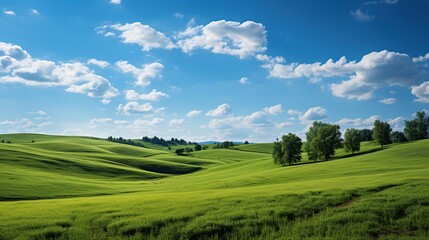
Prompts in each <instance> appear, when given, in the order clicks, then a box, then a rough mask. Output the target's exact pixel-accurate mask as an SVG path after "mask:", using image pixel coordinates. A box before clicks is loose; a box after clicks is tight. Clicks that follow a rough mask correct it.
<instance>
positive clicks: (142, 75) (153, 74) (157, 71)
mask: <svg viewBox="0 0 429 240" xmlns="http://www.w3.org/2000/svg"><path fill="white" fill-rule="evenodd" d="M115 64H116V66H117V67H118V68H119V70H121V71H122V72H123V73H131V74H132V75H134V77H135V78H136V82H135V84H136V85H138V86H147V85H149V84H150V80H151V79H154V78H160V77H161V71H162V70H163V69H164V65H162V64H161V63H159V62H153V63H150V64H145V65H143V67H142V68H141V69H139V68H137V67H136V66H134V65H132V64H129V63H128V62H127V61H118V62H116V63H115Z"/></svg>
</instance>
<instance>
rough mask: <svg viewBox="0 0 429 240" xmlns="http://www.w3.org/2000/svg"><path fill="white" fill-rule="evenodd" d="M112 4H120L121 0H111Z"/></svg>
mask: <svg viewBox="0 0 429 240" xmlns="http://www.w3.org/2000/svg"><path fill="white" fill-rule="evenodd" d="M110 3H111V4H115V5H119V4H121V0H110Z"/></svg>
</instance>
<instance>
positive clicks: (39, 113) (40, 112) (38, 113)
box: [30, 110, 48, 116]
mask: <svg viewBox="0 0 429 240" xmlns="http://www.w3.org/2000/svg"><path fill="white" fill-rule="evenodd" d="M30 114H35V115H39V116H47V115H48V114H47V113H46V112H44V111H42V110H39V111H36V112H30Z"/></svg>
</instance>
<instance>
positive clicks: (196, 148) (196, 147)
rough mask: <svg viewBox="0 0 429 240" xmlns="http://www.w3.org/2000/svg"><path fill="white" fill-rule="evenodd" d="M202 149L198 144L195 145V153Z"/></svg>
mask: <svg viewBox="0 0 429 240" xmlns="http://www.w3.org/2000/svg"><path fill="white" fill-rule="evenodd" d="M202 149H203V147H202V146H201V145H200V144H197V145H195V151H201V150H202Z"/></svg>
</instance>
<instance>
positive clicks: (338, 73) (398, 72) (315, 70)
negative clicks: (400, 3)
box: [265, 50, 427, 100]
mask: <svg viewBox="0 0 429 240" xmlns="http://www.w3.org/2000/svg"><path fill="white" fill-rule="evenodd" d="M265 67H266V68H268V69H269V75H270V77H275V78H283V79H290V78H302V77H305V78H309V79H311V78H317V79H318V80H320V79H321V78H332V77H349V78H348V79H347V80H343V81H341V82H340V83H337V84H332V85H331V91H332V94H333V95H334V96H337V97H342V98H347V99H356V100H368V99H371V98H372V97H373V96H374V92H375V91H376V90H377V89H379V88H381V87H386V86H405V87H407V86H411V85H412V84H415V83H419V82H421V81H422V80H423V79H424V78H425V77H427V73H426V72H425V70H424V69H423V68H422V67H421V66H419V65H417V64H416V63H415V62H413V60H412V59H411V58H410V57H409V56H408V55H407V54H403V53H396V52H389V51H387V50H383V51H380V52H372V53H369V54H367V55H365V56H363V57H362V59H361V60H360V61H359V62H356V61H347V59H346V58H345V57H341V58H340V59H339V60H338V61H336V62H335V61H333V60H332V59H329V60H328V61H327V62H325V63H323V64H322V63H320V62H316V63H312V64H299V63H292V64H288V65H285V64H281V63H273V64H266V65H265Z"/></svg>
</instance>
